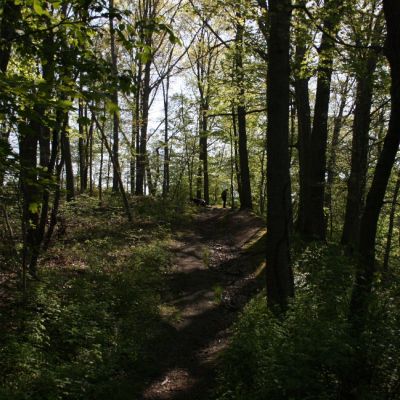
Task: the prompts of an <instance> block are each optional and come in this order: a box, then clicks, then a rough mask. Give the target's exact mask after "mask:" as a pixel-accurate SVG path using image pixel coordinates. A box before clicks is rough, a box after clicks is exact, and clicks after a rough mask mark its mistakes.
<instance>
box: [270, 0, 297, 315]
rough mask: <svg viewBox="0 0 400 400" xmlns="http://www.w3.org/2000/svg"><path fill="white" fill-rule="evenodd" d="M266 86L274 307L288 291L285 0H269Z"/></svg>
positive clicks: (284, 302) (283, 304)
mask: <svg viewBox="0 0 400 400" xmlns="http://www.w3.org/2000/svg"><path fill="white" fill-rule="evenodd" d="M269 15H270V29H269V39H268V49H269V53H268V61H269V63H268V86H267V109H268V111H267V114H268V128H267V157H268V159H267V196H268V204H267V298H268V306H269V307H270V308H271V309H273V310H275V311H278V312H283V311H285V310H286V308H287V302H288V299H289V298H290V297H293V296H294V280H293V272H292V268H291V265H290V251H289V245H290V231H291V226H290V222H291V213H292V209H291V188H290V173H289V168H290V165H289V163H290V160H289V101H290V99H289V74H290V65H289V46H290V33H289V31H290V16H291V1H290V0H270V1H269Z"/></svg>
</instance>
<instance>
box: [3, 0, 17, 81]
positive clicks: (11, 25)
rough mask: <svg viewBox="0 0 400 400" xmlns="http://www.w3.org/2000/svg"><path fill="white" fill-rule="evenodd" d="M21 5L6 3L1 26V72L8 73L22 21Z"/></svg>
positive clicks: (9, 1)
mask: <svg viewBox="0 0 400 400" xmlns="http://www.w3.org/2000/svg"><path fill="white" fill-rule="evenodd" d="M21 8H22V6H21V4H17V3H16V2H15V1H13V0H7V1H5V2H4V6H3V9H2V16H1V24H0V42H1V43H2V45H1V46H0V71H1V72H3V73H4V72H6V71H7V68H8V63H9V61H10V56H11V49H12V42H13V39H14V38H15V37H16V30H17V29H18V24H19V22H20V19H21Z"/></svg>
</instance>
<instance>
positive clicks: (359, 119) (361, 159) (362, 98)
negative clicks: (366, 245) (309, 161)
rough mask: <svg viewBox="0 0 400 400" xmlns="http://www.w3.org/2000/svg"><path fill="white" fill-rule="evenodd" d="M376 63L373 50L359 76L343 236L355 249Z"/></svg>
mask: <svg viewBox="0 0 400 400" xmlns="http://www.w3.org/2000/svg"><path fill="white" fill-rule="evenodd" d="M376 64H377V55H376V53H375V51H370V52H369V54H368V55H367V58H366V60H365V61H364V68H362V73H361V74H360V75H359V76H358V79H357V94H356V108H355V112H354V121H353V141H352V152H351V171H350V177H349V179H348V181H347V188H348V193H347V202H346V214H345V220H344V226H343V231H342V237H341V239H340V243H341V244H342V245H348V246H349V248H350V247H351V248H352V250H354V249H355V248H357V247H358V241H359V234H360V219H361V216H362V213H363V211H364V203H365V190H366V184H367V172H368V148H369V130H370V125H371V107H372V96H373V86H374V79H375V78H374V73H375V69H376Z"/></svg>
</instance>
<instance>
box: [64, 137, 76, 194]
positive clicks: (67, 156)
mask: <svg viewBox="0 0 400 400" xmlns="http://www.w3.org/2000/svg"><path fill="white" fill-rule="evenodd" d="M61 154H62V156H63V157H64V162H65V173H66V188H67V201H71V200H73V198H74V197H75V186H74V168H73V164H72V157H71V146H70V143H69V136H68V134H67V132H66V131H62V132H61Z"/></svg>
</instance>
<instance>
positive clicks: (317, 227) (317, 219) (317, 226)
mask: <svg viewBox="0 0 400 400" xmlns="http://www.w3.org/2000/svg"><path fill="white" fill-rule="evenodd" d="M342 1H343V0H325V7H326V10H327V13H328V16H327V19H326V20H325V21H324V33H323V34H322V39H321V45H320V47H319V49H318V53H319V55H320V62H319V67H318V80H317V92H316V99H315V110H314V120H313V128H312V133H311V142H310V166H309V171H308V176H306V179H307V180H308V182H309V186H308V187H307V190H306V192H305V193H304V194H305V196H306V199H305V202H304V203H303V204H304V205H305V209H304V211H305V213H304V215H305V221H304V224H303V226H302V230H301V231H300V233H301V234H303V236H304V237H305V238H306V239H308V240H312V239H314V238H317V239H319V240H325V238H326V228H327V226H326V218H325V212H324V200H325V175H326V148H327V139H328V111H329V97H330V91H331V78H332V65H333V55H332V52H333V48H334V43H333V41H332V39H331V38H330V37H329V36H330V35H329V34H328V33H326V32H330V34H332V33H333V34H334V33H335V32H336V31H337V21H336V20H337V18H338V16H340V15H341V8H340V7H341V5H342Z"/></svg>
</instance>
